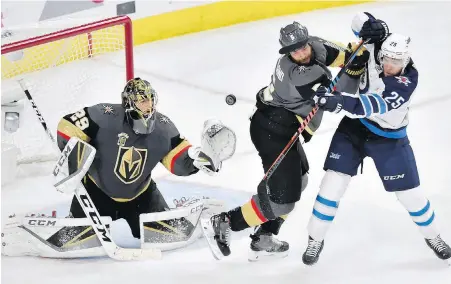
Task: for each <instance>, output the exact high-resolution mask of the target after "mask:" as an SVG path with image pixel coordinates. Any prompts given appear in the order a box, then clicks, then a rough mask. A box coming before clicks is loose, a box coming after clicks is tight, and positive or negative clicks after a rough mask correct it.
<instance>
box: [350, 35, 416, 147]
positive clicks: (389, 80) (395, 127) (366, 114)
mask: <svg viewBox="0 0 451 284" xmlns="http://www.w3.org/2000/svg"><path fill="white" fill-rule="evenodd" d="M366 48H367V50H368V51H369V52H370V59H369V61H368V63H367V68H366V72H365V73H364V74H363V75H362V76H361V80H360V86H359V92H358V94H357V95H354V94H348V93H342V95H343V100H344V102H343V110H344V111H345V114H346V115H347V116H348V117H351V118H359V119H360V121H361V122H362V123H363V124H364V125H365V126H366V127H367V128H368V129H369V130H370V131H371V132H373V133H375V134H377V135H380V136H384V137H388V138H402V137H405V136H406V129H405V128H406V126H407V125H408V123H409V118H408V112H409V105H410V102H411V98H412V95H413V93H414V91H415V89H416V87H417V84H418V71H417V70H416V68H415V66H414V64H413V62H412V60H411V61H410V62H409V64H408V65H407V66H406V68H405V70H404V72H403V73H402V74H401V75H400V76H391V77H384V75H383V71H382V67H381V66H380V65H379V63H378V61H377V60H376V58H377V52H378V50H376V47H375V45H374V44H370V45H367V46H366Z"/></svg>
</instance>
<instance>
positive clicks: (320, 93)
mask: <svg viewBox="0 0 451 284" xmlns="http://www.w3.org/2000/svg"><path fill="white" fill-rule="evenodd" d="M314 100H315V102H316V103H317V105H318V107H319V108H320V109H322V110H325V111H329V112H334V113H339V112H340V111H341V109H342V107H343V96H342V95H341V93H340V92H337V91H335V92H333V93H329V92H328V90H327V88H326V87H323V86H321V87H319V88H318V90H316V94H315V97H314Z"/></svg>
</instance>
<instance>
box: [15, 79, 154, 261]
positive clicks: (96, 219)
mask: <svg viewBox="0 0 451 284" xmlns="http://www.w3.org/2000/svg"><path fill="white" fill-rule="evenodd" d="M18 83H19V85H20V87H21V88H22V90H23V92H24V93H25V95H26V96H27V99H28V100H29V101H30V103H31V104H32V106H33V109H34V110H35V113H36V116H37V117H38V119H39V121H40V123H41V125H42V127H43V128H44V130H45V132H46V133H47V136H48V137H49V139H50V140H51V141H52V144H53V145H54V146H55V148H56V149H58V152H59V148H58V147H57V145H56V140H55V138H54V137H53V135H52V134H51V132H50V130H49V128H48V127H47V123H46V122H45V119H44V117H43V116H42V114H41V112H40V111H39V109H38V107H37V105H36V104H35V103H34V100H33V98H32V96H31V94H30V91H29V90H28V88H27V86H26V84H25V82H24V81H23V79H20V80H19V81H18ZM69 141H70V140H69ZM71 145H72V144H69V143H68V144H67V145H66V147H65V148H64V150H63V152H62V155H61V157H60V159H59V160H58V163H57V165H56V167H55V169H54V171H53V174H54V175H55V173H56V174H58V173H59V172H60V169H61V165H63V164H64V162H65V160H66V159H67V157H68V155H69V153H70V151H71V150H72V149H68V148H69V147H71ZM94 150H95V149H94ZM94 154H95V151H94ZM92 158H93V156H92ZM85 164H87V163H85ZM87 170H88V169H79V170H78V171H76V172H75V173H73V174H72V175H69V176H68V177H66V178H65V179H63V181H65V182H69V183H70V182H72V181H74V180H77V179H78V180H77V181H76V182H77V183H76V190H75V192H74V194H75V196H76V198H77V200H78V202H79V203H80V206H81V207H82V208H83V212H84V213H85V215H86V217H88V219H89V220H90V222H91V226H92V228H93V229H94V231H95V233H96V235H97V238H98V239H99V241H100V242H101V244H102V246H103V248H104V249H105V252H106V253H107V255H108V256H109V257H111V258H113V259H115V260H143V259H161V257H162V255H161V250H159V249H135V248H122V247H119V246H118V245H117V244H116V243H115V242H114V240H113V239H112V237H111V234H110V232H109V230H108V229H107V228H106V226H105V225H104V224H103V223H102V222H101V218H100V214H99V212H98V211H97V208H96V207H95V204H94V202H93V201H92V199H91V197H90V196H89V194H88V192H87V191H86V189H85V188H84V186H83V185H82V184H81V182H80V181H81V179H82V178H83V176H84V174H85V173H86V172H87ZM63 185H64V182H63V183H61V182H60V183H57V184H56V185H55V187H57V186H60V187H62V186H63Z"/></svg>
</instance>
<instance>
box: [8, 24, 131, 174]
mask: <svg viewBox="0 0 451 284" xmlns="http://www.w3.org/2000/svg"><path fill="white" fill-rule="evenodd" d="M52 29H54V31H52V32H49V33H47V34H44V35H39V36H34V37H28V38H26V39H22V40H16V41H14V42H11V43H7V44H2V49H1V51H2V57H1V65H2V92H1V99H2V119H1V122H2V125H1V127H2V154H5V151H9V149H11V148H15V151H16V152H17V159H16V160H17V161H16V162H17V163H18V164H23V163H34V162H42V161H51V160H54V159H55V158H56V157H57V156H56V153H54V150H53V146H52V145H51V143H50V141H49V139H48V138H47V137H46V133H45V131H44V130H43V129H42V127H41V126H40V124H39V121H38V120H37V118H36V115H35V114H34V111H33V108H32V107H31V105H30V104H29V102H28V101H27V100H26V98H25V95H24V94H23V91H22V90H21V88H20V85H19V84H18V81H19V80H23V81H25V82H26V85H27V86H28V88H29V91H30V93H31V95H32V96H33V99H34V101H35V103H36V105H37V106H38V108H39V110H40V111H41V113H42V115H43V117H44V118H45V120H46V122H47V124H48V126H49V128H50V130H51V131H52V133H55V135H56V126H57V124H58V121H59V119H61V117H62V116H64V115H65V114H67V113H69V112H74V111H77V110H79V109H81V108H82V107H85V106H88V105H92V104H97V103H119V102H120V93H121V90H122V88H123V86H124V85H125V82H126V81H127V80H130V79H132V78H133V77H134V66H133V34H132V21H131V20H130V18H129V17H128V16H117V17H112V18H108V19H103V20H99V21H95V22H91V23H86V24H82V25H78V26H74V27H69V28H60V29H59V28H58V27H52ZM36 31H39V30H38V29H36ZM10 39H12V40H14V33H13V35H12V36H11V38H10ZM2 41H3V42H4V39H2ZM21 102H22V106H21V107H17V105H18V104H20V103H21ZM20 108H22V110H20ZM17 109H19V110H17ZM15 112H18V114H19V119H18V121H16V123H17V125H18V128H17V130H16V131H12V130H11V127H10V128H9V129H5V123H11V121H13V120H14V118H15V116H14V115H13V116H11V114H14V113H15ZM12 128H14V127H12ZM13 153H15V152H13ZM6 156H8V155H2V169H3V167H4V165H3V162H4V161H3V157H6ZM9 156H11V155H9ZM2 176H3V171H2Z"/></svg>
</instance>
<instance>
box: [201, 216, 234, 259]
mask: <svg viewBox="0 0 451 284" xmlns="http://www.w3.org/2000/svg"><path fill="white" fill-rule="evenodd" d="M200 222H201V226H202V232H203V233H204V236H205V239H206V240H207V243H208V246H209V247H210V250H211V252H212V254H213V256H214V258H216V259H217V260H220V259H221V258H222V257H224V256H228V255H230V218H229V216H228V215H227V213H220V214H217V215H213V216H211V218H208V219H205V218H202V219H201V221H200Z"/></svg>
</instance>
